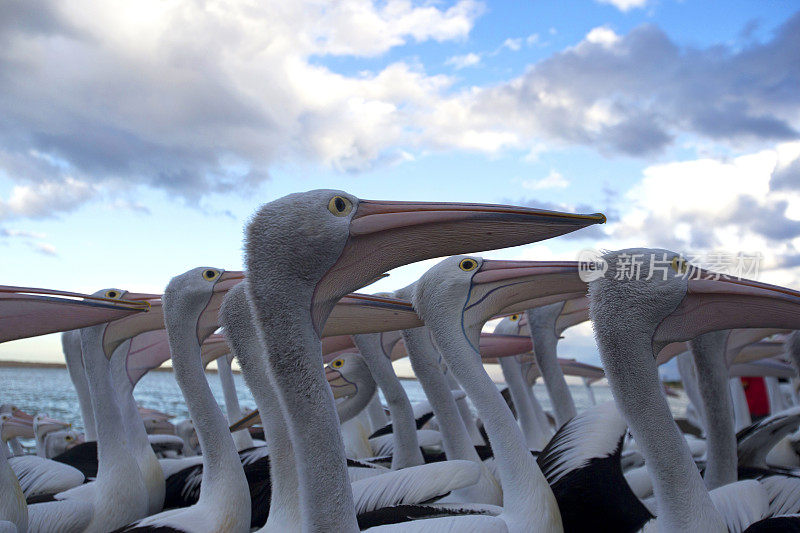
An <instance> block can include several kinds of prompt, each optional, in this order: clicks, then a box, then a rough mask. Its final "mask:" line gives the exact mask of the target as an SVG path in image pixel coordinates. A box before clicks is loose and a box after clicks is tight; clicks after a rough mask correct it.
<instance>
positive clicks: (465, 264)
mask: <svg viewBox="0 0 800 533" xmlns="http://www.w3.org/2000/svg"><path fill="white" fill-rule="evenodd" d="M458 268H460V269H461V270H463V271H464V272H469V271H471V270H475V269H476V268H478V262H477V261H475V260H474V259H462V260H461V262H460V263H459V264H458Z"/></svg>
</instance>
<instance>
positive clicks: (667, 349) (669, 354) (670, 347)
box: [656, 342, 689, 365]
mask: <svg viewBox="0 0 800 533" xmlns="http://www.w3.org/2000/svg"><path fill="white" fill-rule="evenodd" d="M688 349H689V346H687V345H686V343H685V342H671V343H669V344H667V345H666V346H664V347H663V348H661V350H660V351H659V352H658V356H657V357H656V364H657V365H663V364H664V363H666V362H668V361H669V360H670V359H672V358H674V357H677V356H679V355H680V354H682V353H683V352H685V351H686V350H688Z"/></svg>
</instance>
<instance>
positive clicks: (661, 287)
mask: <svg viewBox="0 0 800 533" xmlns="http://www.w3.org/2000/svg"><path fill="white" fill-rule="evenodd" d="M604 259H605V261H606V262H607V263H608V270H607V271H606V273H605V275H604V276H603V277H601V278H599V279H596V280H594V281H592V282H591V283H590V284H589V294H590V301H591V304H590V315H591V316H592V318H593V319H595V317H597V316H598V313H603V314H604V315H606V316H614V317H615V319H614V320H608V321H598V320H596V319H595V320H594V323H595V331H596V333H597V335H599V336H602V335H603V332H604V330H605V329H607V328H608V327H615V326H613V324H612V323H616V324H617V326H618V325H619V324H626V325H628V327H632V326H631V325H632V324H636V325H637V326H636V327H639V328H646V329H645V330H642V331H641V332H640V333H644V334H648V335H650V336H651V337H652V339H653V346H654V348H655V353H658V351H659V350H660V349H661V348H662V347H664V346H666V344H668V343H670V342H678V341H687V340H691V339H693V338H695V337H697V336H698V335H702V334H703V333H708V332H710V331H718V330H722V329H733V328H761V327H763V328H766V327H770V328H787V329H793V328H797V327H800V292H797V291H793V290H791V289H786V288H783V287H777V286H774V285H768V284H766V283H760V282H757V281H751V280H746V279H735V278H731V277H727V276H725V275H721V274H717V273H714V272H710V271H707V270H703V269H700V268H697V267H694V266H692V265H690V264H689V263H688V262H687V261H686V260H685V259H684V258H683V257H682V256H681V255H680V254H678V253H676V252H672V251H669V250H663V249H647V248H633V249H627V250H620V251H616V252H610V253H608V254H606V255H605V256H604ZM767 310H768V312H765V311H767Z"/></svg>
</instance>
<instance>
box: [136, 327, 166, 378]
mask: <svg viewBox="0 0 800 533" xmlns="http://www.w3.org/2000/svg"><path fill="white" fill-rule="evenodd" d="M170 357H171V354H170V352H169V342H168V340H167V332H166V331H165V330H163V329H158V330H153V331H148V332H146V333H142V334H140V335H137V336H136V337H134V338H133V340H132V341H131V346H130V349H129V350H128V355H127V359H126V362H125V368H126V370H127V373H128V379H129V380H130V382H131V386H132V387H136V384H137V383H139V380H140V379H142V376H144V375H145V374H147V373H148V372H149V371H150V370H152V369H154V368H158V367H159V366H161V364H162V363H163V362H164V361H166V360H167V359H169V358H170Z"/></svg>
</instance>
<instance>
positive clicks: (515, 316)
mask: <svg viewBox="0 0 800 533" xmlns="http://www.w3.org/2000/svg"><path fill="white" fill-rule="evenodd" d="M517 320H519V315H511V321H512V322H516V321H517Z"/></svg>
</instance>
